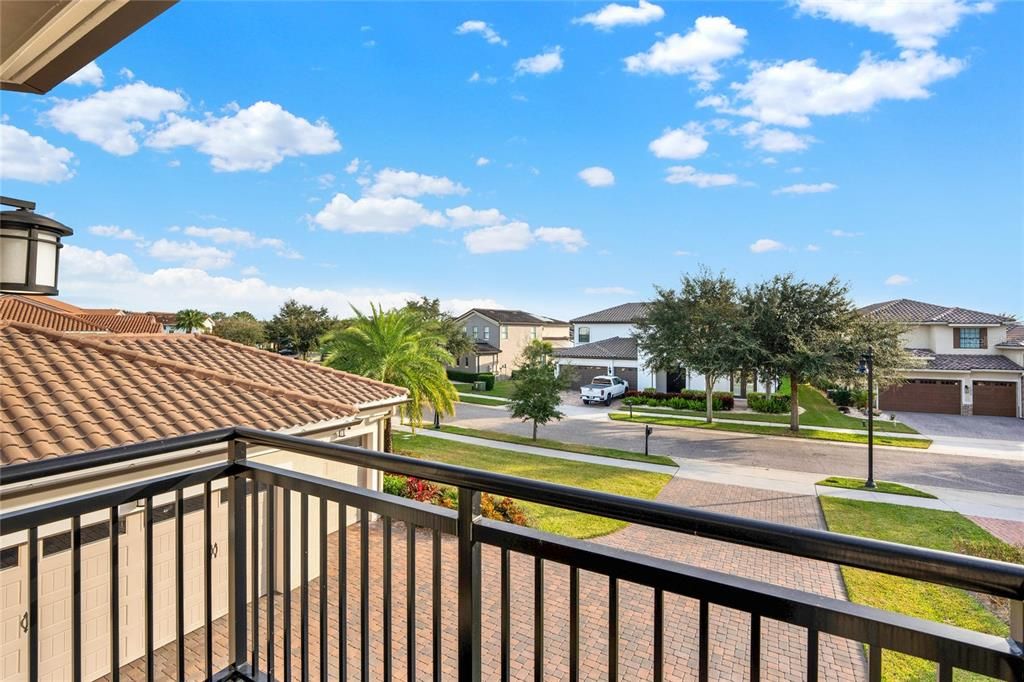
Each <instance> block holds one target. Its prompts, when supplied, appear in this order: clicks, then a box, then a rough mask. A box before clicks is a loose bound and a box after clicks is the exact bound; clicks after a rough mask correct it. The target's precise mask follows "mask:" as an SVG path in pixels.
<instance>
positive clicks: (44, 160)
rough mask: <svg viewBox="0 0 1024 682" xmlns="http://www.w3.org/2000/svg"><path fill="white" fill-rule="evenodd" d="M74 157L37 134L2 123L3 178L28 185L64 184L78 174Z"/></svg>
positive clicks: (0, 154)
mask: <svg viewBox="0 0 1024 682" xmlns="http://www.w3.org/2000/svg"><path fill="white" fill-rule="evenodd" d="M74 157H75V155H74V154H72V153H71V150H69V149H65V148H64V147H55V146H54V145H52V144H50V143H49V142H47V141H46V140H44V139H43V138H41V137H39V136H38V135H32V134H31V133H29V132H28V131H26V130H22V129H21V128H17V127H15V126H12V125H10V124H8V123H0V179H3V180H24V181H25V182H63V181H65V180H70V179H71V178H72V177H74V175H75V171H74V170H72V168H71V161H72V159H74Z"/></svg>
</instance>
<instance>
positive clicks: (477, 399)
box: [459, 393, 507, 407]
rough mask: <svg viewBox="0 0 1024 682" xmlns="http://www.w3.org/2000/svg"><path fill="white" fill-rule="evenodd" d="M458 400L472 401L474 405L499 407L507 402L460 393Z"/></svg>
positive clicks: (462, 401) (461, 401) (463, 401)
mask: <svg viewBox="0 0 1024 682" xmlns="http://www.w3.org/2000/svg"><path fill="white" fill-rule="evenodd" d="M459 402H460V403H472V404H474V405H490V406H492V407H494V406H498V407H501V406H504V405H506V404H507V403H506V402H505V401H504V400H493V399H492V398H482V397H480V396H476V395H464V394H462V393H460V394H459Z"/></svg>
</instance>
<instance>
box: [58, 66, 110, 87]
mask: <svg viewBox="0 0 1024 682" xmlns="http://www.w3.org/2000/svg"><path fill="white" fill-rule="evenodd" d="M64 82H65V83H67V84H68V85H94V86H96V87H97V88H101V87H103V69H101V68H100V67H99V65H98V64H97V63H96V62H89V63H88V64H86V65H85V66H83V67H82V68H80V69H79V70H78V71H76V72H75V73H73V74H71V75H70V76H68V77H67V79H65V81H64Z"/></svg>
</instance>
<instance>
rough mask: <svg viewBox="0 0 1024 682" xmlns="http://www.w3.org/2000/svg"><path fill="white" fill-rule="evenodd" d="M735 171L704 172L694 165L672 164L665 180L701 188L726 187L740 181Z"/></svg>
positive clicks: (674, 183) (672, 183)
mask: <svg viewBox="0 0 1024 682" xmlns="http://www.w3.org/2000/svg"><path fill="white" fill-rule="evenodd" d="M739 181H740V179H739V178H738V177H737V176H736V175H735V174H733V173H702V172H700V171H698V170H697V169H696V168H694V167H693V166H670V167H669V169H668V175H667V176H666V177H665V182H667V183H669V184H670V185H693V186H694V187H699V188H700V189H707V188H709V187H726V186H728V185H735V184H737V183H739Z"/></svg>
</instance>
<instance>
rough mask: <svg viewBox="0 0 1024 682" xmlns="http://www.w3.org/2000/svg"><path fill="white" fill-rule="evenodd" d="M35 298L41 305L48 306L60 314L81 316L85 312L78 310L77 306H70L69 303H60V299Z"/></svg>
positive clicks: (48, 297)
mask: <svg viewBox="0 0 1024 682" xmlns="http://www.w3.org/2000/svg"><path fill="white" fill-rule="evenodd" d="M37 298H39V299H40V301H39V302H40V303H41V304H43V305H46V306H49V307H50V308H53V309H54V310H59V311H60V312H62V313H68V314H70V315H81V314H82V313H84V312H85V310H83V309H82V308H79V307H78V306H77V305H72V304H70V303H67V302H65V301H61V300H60V299H57V298H54V297H52V296H38V297H37Z"/></svg>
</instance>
